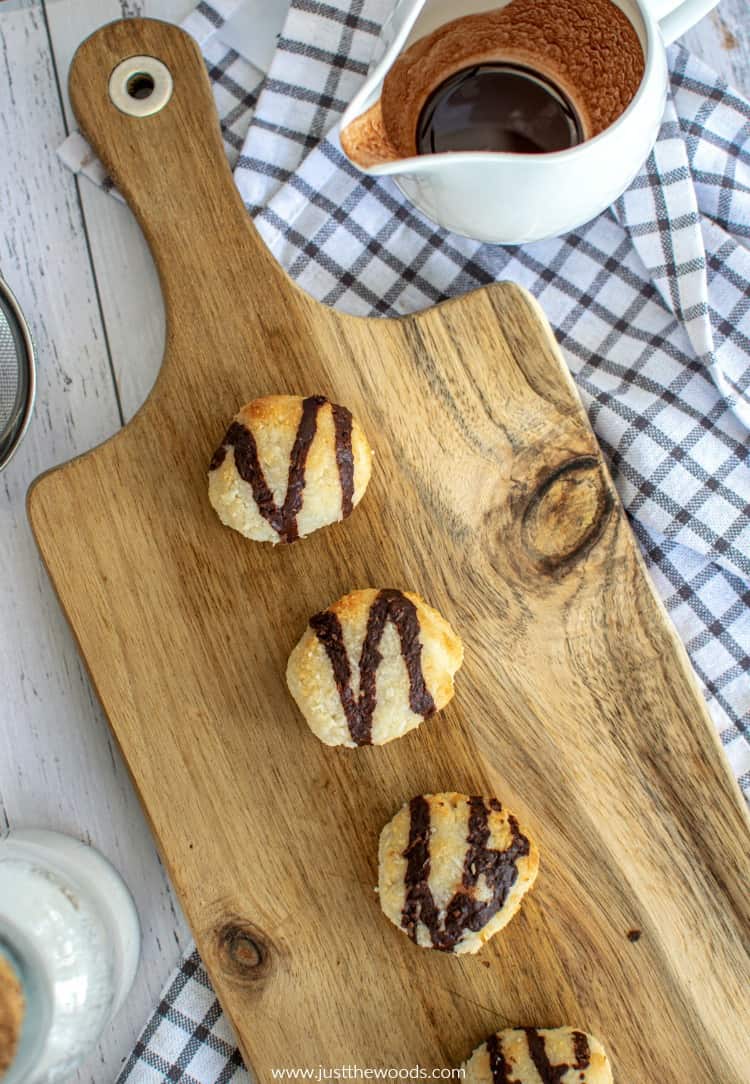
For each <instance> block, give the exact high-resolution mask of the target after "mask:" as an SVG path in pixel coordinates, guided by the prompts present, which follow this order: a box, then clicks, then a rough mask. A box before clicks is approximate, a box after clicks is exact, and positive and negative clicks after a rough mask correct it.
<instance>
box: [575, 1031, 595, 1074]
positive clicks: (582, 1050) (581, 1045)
mask: <svg viewBox="0 0 750 1084" xmlns="http://www.w3.org/2000/svg"><path fill="white" fill-rule="evenodd" d="M573 1050H574V1051H575V1056H576V1060H575V1065H574V1066H573V1068H574V1069H588V1067H589V1065H590V1063H591V1048H590V1047H589V1037H588V1035H585V1034H584V1033H583V1032H582V1031H574V1032H573Z"/></svg>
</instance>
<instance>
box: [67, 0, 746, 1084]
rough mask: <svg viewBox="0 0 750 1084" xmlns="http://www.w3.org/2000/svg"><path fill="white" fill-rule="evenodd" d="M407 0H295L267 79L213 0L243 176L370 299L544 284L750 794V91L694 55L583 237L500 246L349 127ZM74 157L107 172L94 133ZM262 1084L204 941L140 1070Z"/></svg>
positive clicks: (426, 300)
mask: <svg viewBox="0 0 750 1084" xmlns="http://www.w3.org/2000/svg"><path fill="white" fill-rule="evenodd" d="M392 3H393V0H292V3H291V7H290V9H289V13H288V15H287V18H286V22H285V24H284V27H283V30H282V32H281V35H280V37H279V40H278V48H277V49H276V51H275V53H274V54H273V58H272V60H271V62H270V66H269V70H268V72H267V73H265V75H263V74H262V73H261V72H260V71H258V70H257V69H255V68H254V67H253V66H252V64H250V63H249V62H248V60H246V59H245V58H244V57H243V55H242V53H241V52H240V51H239V50H241V49H242V41H241V40H240V39H239V38H238V36H237V34H236V18H237V13H238V9H240V8H241V7H242V3H241V2H240V3H238V2H237V0H213V2H212V3H209V2H207V0H201V3H199V4H198V7H197V8H196V10H195V11H194V12H193V13H192V14H191V15H190V16H189V17H188V19H187V21H186V23H185V26H186V28H187V29H188V30H189V31H190V32H191V33H192V34H193V35H194V36H195V37H196V39H197V40H198V42H199V43H200V45H201V48H202V50H203V53H204V55H205V58H206V62H207V64H208V68H209V72H210V76H211V80H212V82H213V86H214V91H215V95H216V102H217V106H218V109H219V113H220V115H221V118H222V131H223V134H224V139H225V143H226V149H227V153H228V155H229V156H230V159H231V161H232V164H233V166H234V169H235V179H236V182H237V186H238V188H239V190H240V192H241V194H242V196H243V198H244V200H245V203H246V204H247V207H248V210H249V212H250V213H251V214H252V215H253V216H254V217H255V222H256V224H257V226H258V229H259V230H260V232H261V233H262V235H263V237H264V239H265V240H266V242H267V244H268V245H269V247H270V249H271V251H272V252H273V253H274V255H275V256H276V258H277V259H278V260H279V262H280V263H281V264H282V265H283V266H284V267H285V268H286V269H287V271H288V272H289V274H290V275H291V276H292V277H293V278H295V279H296V280H297V282H298V283H299V284H300V286H302V287H303V288H304V289H305V290H307V291H308V292H309V293H311V294H312V295H313V296H315V297H316V298H318V299H319V300H320V301H322V302H324V303H325V304H328V305H333V306H336V307H337V308H340V309H343V310H346V311H348V312H352V313H358V314H361V315H371V316H383V317H388V316H396V315H401V314H403V313H408V312H414V311H416V310H419V309H422V308H425V307H426V306H428V305H432V304H434V303H436V302H439V301H442V300H443V299H445V298H447V297H453V296H455V295H457V294H462V293H465V292H467V291H469V290H472V289H475V288H476V287H479V286H483V285H485V284H487V283H491V282H494V281H496V280H498V279H511V280H513V281H515V282H518V283H520V284H521V285H523V286H525V287H526V288H527V289H529V290H531V292H532V293H533V294H534V295H535V296H536V297H537V298H538V299H539V301H540V302H541V304H542V306H543V308H544V310H545V312H546V314H547V316H548V317H549V319H550V321H551V323H552V325H553V327H554V329H555V332H556V334H557V338H558V341H559V343H560V344H561V346H562V349H563V351H564V354H565V357H566V359H567V362H568V364H569V366H570V368H571V371H572V373H573V375H574V377H575V379H576V382H577V385H578V389H579V391H580V394H581V397H582V399H583V402H584V404H585V406H586V408H587V410H588V413H589V417H590V419H591V423H592V425H593V427H594V429H595V431H596V434H597V437H598V439H599V441H600V443H601V446H602V448H603V450H604V453H605V455H606V457H607V459H608V461H609V464H610V466H611V469H612V474H613V476H614V479H615V482H616V485H617V488H618V490H619V492H620V495H621V497H622V500H623V503H624V505H625V507H626V509H627V511H628V514H629V516H630V520H631V523H632V525H633V528H634V530H635V532H636V535H637V537H638V540H639V542H640V544H641V547H642V550H643V553H644V555H645V558H646V561H647V563H648V567H649V570H650V573H651V575H652V577H653V579H654V581H655V583H656V586H657V588H658V590H659V593H660V594H661V597H662V598H663V600H664V602H665V604H666V607H667V609H668V610H669V613H670V615H671V618H672V620H673V622H674V624H675V626H676V627H677V630H678V632H679V634H680V636H681V637H682V640H683V642H684V643H685V646H686V647H687V650H688V652H689V654H690V658H691V660H692V663H693V666H694V667H695V670H696V672H697V674H698V677H699V680H700V682H701V684H702V687H703V691H704V694H705V697H706V701H707V703H708V706H709V709H710V711H711V714H712V717H713V719H714V721H715V724H716V727H717V730H718V732H719V734H720V737H721V741H722V744H723V746H724V749H725V752H726V755H727V757H728V759H729V762H730V764H731V767H732V770H733V772H734V774H735V776H736V777H737V779H738V780H739V782H740V785H741V786H742V787H743V789H744V790H745V792H746V794H748V795H750V743H749V742H748V738H749V737H750V680H748V672H749V671H750V444H749V443H748V437H749V434H748V430H749V429H750V392H749V391H748V387H749V386H750V103H748V102H747V101H745V100H744V99H743V98H742V97H740V96H739V95H738V94H736V93H734V92H732V91H731V90H730V89H729V88H728V87H727V86H726V84H725V83H724V82H723V81H721V80H720V79H719V78H718V77H717V76H716V75H715V73H714V72H712V71H711V70H710V69H708V68H707V67H706V66H705V65H704V64H702V63H700V62H699V61H698V60H696V59H695V58H694V57H692V56H691V55H690V54H689V53H688V52H687V51H686V50H685V49H684V48H682V47H680V46H675V47H673V48H672V49H670V54H669V59H670V69H671V86H672V93H671V97H670V100H669V102H668V104H667V109H666V113H665V117H664V123H663V127H662V129H661V133H660V137H659V141H658V143H657V145H656V148H655V150H654V152H653V154H652V155H651V157H650V158H649V160H648V162H647V163H646V164H645V166H644V167H643V169H642V170H641V172H640V174H639V175H638V177H637V178H636V180H635V181H634V183H633V184H632V185H631V187H630V189H629V190H628V192H627V193H626V194H625V195H624V196H623V197H622V198H621V199H620V200H619V201H618V203H617V205H616V206H614V207H613V208H611V209H610V210H608V211H607V212H605V213H604V214H603V215H601V216H600V217H599V218H597V219H595V220H594V221H592V222H590V223H588V224H587V225H586V226H584V227H582V228H581V229H579V230H577V231H576V232H575V233H571V234H568V235H566V236H565V237H563V238H560V239H557V240H552V241H545V242H538V243H535V244H531V245H525V246H523V247H514V248H500V247H497V246H489V245H484V244H479V243H477V242H473V241H469V240H466V239H464V238H460V237H457V236H455V235H451V234H449V233H447V232H446V231H444V230H442V229H440V228H438V227H437V226H435V225H434V224H433V223H431V222H430V221H429V220H427V219H426V218H424V217H422V216H421V215H420V214H419V213H418V212H417V211H416V210H415V209H414V208H413V207H412V206H411V205H410V204H408V203H407V202H406V201H405V199H404V197H403V196H402V195H401V194H400V192H399V191H398V189H397V188H396V187H395V185H394V184H393V183H392V182H391V181H390V180H377V181H376V180H375V179H373V178H370V177H366V176H363V175H362V174H360V173H358V171H357V170H356V169H354V168H353V167H352V166H351V165H350V164H349V163H348V162H347V160H346V159H345V158H344V157H343V155H342V154H341V151H340V148H339V144H338V140H337V136H336V132H335V126H336V123H337V121H338V119H339V117H340V115H341V113H342V112H343V110H344V108H345V106H346V105H347V104H348V102H349V101H350V100H351V98H352V97H353V95H354V93H355V91H356V90H357V89H358V87H359V86H360V84H361V82H362V80H363V78H364V77H365V75H366V73H367V70H368V64H369V62H370V59H371V57H372V54H373V50H374V49H375V46H376V42H377V38H378V34H379V30H380V26H381V24H382V22H383V20H384V18H385V17H386V16H387V14H388V13H389V10H390V8H391V5H392ZM62 153H63V155H64V157H65V160H66V161H67V162H68V164H69V165H71V167H72V168H76V169H80V170H82V171H83V172H85V173H87V174H88V175H89V176H91V177H92V178H93V179H94V180H95V181H96V182H97V183H100V184H102V183H104V184H106V183H107V182H106V179H105V178H104V177H103V175H102V171H101V167H100V166H99V165H98V163H96V161H95V160H93V159H92V158H91V153H90V151H89V150H88V148H87V147H86V145H85V143H83V141H82V140H81V139H80V137H72V139H71V141H69V142H68V143H67V144H66V146H65V147H64V148H63V152H62ZM247 1079H248V1076H247V1073H246V1071H245V1069H244V1068H243V1066H242V1062H241V1059H240V1057H239V1055H238V1053H237V1051H236V1049H235V1047H234V1041H233V1038H232V1035H231V1032H230V1029H229V1027H228V1024H227V1022H226V1021H225V1019H224V1018H223V1016H222V1014H221V1010H220V1008H219V1006H218V1003H217V1002H216V1000H215V997H214V995H213V992H212V990H211V986H210V983H209V981H208V978H207V976H206V973H205V971H204V970H203V968H202V966H201V963H200V960H199V958H198V956H197V954H196V953H193V954H192V955H190V956H189V957H188V958H187V959H186V960H185V961H184V962H183V964H182V966H181V967H180V969H179V971H178V972H177V974H176V975H175V976H174V977H173V978H172V979H171V980H170V983H169V984H168V986H167V988H166V989H165V991H164V993H163V997H162V1000H161V1002H160V1004H159V1006H158V1009H157V1010H156V1012H155V1014H154V1016H153V1018H152V1019H151V1020H150V1021H149V1023H148V1025H147V1026H146V1029H145V1030H144V1032H143V1034H142V1035H141V1038H140V1039H139V1042H138V1044H137V1046H136V1048H135V1049H134V1051H133V1053H132V1055H131V1057H130V1059H129V1060H128V1062H127V1064H126V1065H125V1067H124V1069H123V1071H122V1073H121V1076H120V1078H119V1081H120V1082H124V1081H128V1082H129V1084H156V1082H158V1081H184V1082H186V1084H191V1082H200V1084H219V1082H222V1084H224V1082H228V1081H232V1082H240V1081H245V1080H247Z"/></svg>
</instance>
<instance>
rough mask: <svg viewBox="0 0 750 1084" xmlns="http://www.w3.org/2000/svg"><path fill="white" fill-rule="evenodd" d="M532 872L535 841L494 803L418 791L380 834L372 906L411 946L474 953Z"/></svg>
mask: <svg viewBox="0 0 750 1084" xmlns="http://www.w3.org/2000/svg"><path fill="white" fill-rule="evenodd" d="M538 869H539V852H538V850H537V847H536V844H535V843H534V841H533V840H532V839H531V838H530V836H529V835H528V833H527V832H525V831H524V830H523V829H522V828H521V827H520V826H519V823H518V821H517V820H516V818H515V817H514V816H513V814H512V813H509V812H508V811H507V810H505V809H503V807H502V805H501V804H500V802H499V801H498V800H497V798H478V797H469V796H468V795H466V794H420V795H418V796H417V797H416V798H412V800H411V801H410V802H409V803H408V804H407V805H405V806H403V807H402V808H401V809H400V810H399V811H398V813H397V814H396V815H395V817H394V818H393V819H392V820H391V821H389V822H388V824H386V826H385V828H384V829H383V831H382V832H381V834H380V852H379V878H378V893H379V895H380V906H381V907H382V908H383V911H384V913H385V915H386V916H387V917H388V918H389V919H390V920H391V922H392V923H393V924H394V925H395V926H398V927H399V928H400V929H402V930H403V931H404V932H405V933H406V934H408V936H409V937H410V938H411V939H412V941H414V942H415V943H416V944H417V945H421V946H423V947H424V948H434V949H439V950H440V951H442V952H452V953H455V954H456V955H462V954H464V953H475V952H478V951H479V950H480V949H481V947H482V945H484V944H485V943H486V942H487V941H489V939H490V938H491V937H492V936H493V935H494V934H496V933H497V932H498V930H501V929H502V928H503V926H505V925H507V923H508V922H510V920H511V919H512V918H513V916H514V915H515V913H516V912H517V911H518V908H519V907H520V906H521V900H522V899H523V897H524V896H525V895H526V893H527V892H528V891H529V889H530V888H531V886H532V885H533V883H534V881H535V880H536V875H537V872H538Z"/></svg>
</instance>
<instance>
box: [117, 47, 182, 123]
mask: <svg viewBox="0 0 750 1084" xmlns="http://www.w3.org/2000/svg"><path fill="white" fill-rule="evenodd" d="M173 89H174V85H173V82H172V74H171V72H170V71H169V68H168V67H167V66H166V64H163V63H162V61H161V60H157V59H156V57H154V56H131V57H128V58H127V60H123V61H121V62H120V63H119V64H118V65H117V67H116V68H115V70H114V71H113V72H112V74H111V76H110V77H109V96H110V98H111V99H112V102H113V104H114V105H116V106H117V108H118V109H119V110H120V112H121V113H127V115H128V116H129V117H151V116H153V115H154V114H155V113H159V112H160V111H161V110H162V109H163V108H164V106H165V105H166V104H167V102H168V101H169V99H170V98H171V97H172V90H173Z"/></svg>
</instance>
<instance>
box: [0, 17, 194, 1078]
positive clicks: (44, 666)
mask: <svg viewBox="0 0 750 1084" xmlns="http://www.w3.org/2000/svg"><path fill="white" fill-rule="evenodd" d="M60 6H61V7H62V6H63V5H62V4H61V5H60ZM92 6H93V5H92ZM64 136H65V128H64V123H63V116H62V110H61V107H60V101H59V96H58V91H57V86H56V82H55V77H54V70H53V66H52V62H51V52H50V47H49V41H48V35H47V29H46V26H45V24H44V18H43V13H42V9H41V6H40V5H39V3H32V2H30V0H29V2H27V3H25V4H24V6H23V8H22V10H20V11H19V10H16V11H7V10H5V11H3V10H2V9H1V8H0V144H1V145H2V146H3V148H6V149H7V150H6V153H4V154H3V155H1V156H0V225H1V227H2V228H1V229H0V270H1V271H2V274H3V276H4V277H6V278H7V280H8V282H9V283H10V284H11V286H12V288H13V289H14V291H15V292H16V294H17V296H18V298H19V301H20V303H21V305H22V307H23V309H24V310H25V312H26V314H27V316H28V319H29V322H30V324H31V328H32V334H33V336H34V338H35V341H36V345H37V350H38V355H39V393H38V400H37V408H36V412H35V415H34V419H33V421H32V425H31V428H30V430H29V433H28V435H27V437H26V440H25V441H24V443H23V444H22V446H21V448H20V449H19V451H18V453H17V455H16V457H15V458H14V460H13V462H12V464H11V465H10V467H9V468H8V470H7V471H5V472H4V473H3V474H2V475H0V568H2V569H3V575H2V577H0V613H1V614H2V616H3V620H2V622H0V673H2V675H3V696H2V699H1V700H0V826H2V827H6V826H14V827H23V826H31V825H43V826H49V827H53V828H58V829H60V830H64V831H69V832H71V833H73V834H75V835H78V836H80V837H82V838H85V839H90V840H91V841H92V842H93V843H95V844H96V845H97V846H98V847H100V849H101V850H102V851H103V852H104V853H105V854H107V855H108V856H109V857H110V858H111V859H112V860H113V861H114V863H115V864H116V866H117V867H118V868H119V869H120V870H121V871H122V872H123V874H124V876H125V878H126V879H127V881H128V883H129V884H130V885H131V887H132V888H133V890H134V893H135V896H136V901H137V904H138V909H139V912H140V915H141V918H142V920H143V925H144V959H143V963H142V966H141V969H140V972H139V976H138V981H137V985H136V988H135V990H134V992H133V995H132V996H131V998H130V999H129V1001H128V1003H127V1005H126V1006H125V1007H124V1009H123V1010H122V1012H121V1013H120V1015H119V1017H118V1019H117V1020H116V1021H115V1022H114V1023H113V1025H112V1027H111V1028H110V1031H109V1034H108V1035H107V1036H105V1039H104V1042H103V1043H102V1044H101V1047H100V1048H99V1050H98V1051H97V1052H96V1054H95V1056H94V1058H93V1059H92V1062H91V1064H90V1066H88V1067H87V1068H86V1070H84V1071H82V1072H80V1073H79V1074H78V1075H77V1076H76V1077H75V1079H76V1080H77V1081H79V1082H80V1084H84V1082H86V1084H88V1082H92V1084H93V1082H96V1084H102V1082H103V1081H111V1080H113V1079H114V1077H115V1075H116V1072H117V1069H118V1067H119V1064H120V1061H121V1059H122V1057H123V1056H125V1055H126V1053H127V1052H128V1051H129V1049H130V1048H131V1046H132V1043H133V1040H134V1037H135V1035H136V1033H137V1031H138V1030H139V1029H140V1027H141V1025H142V1023H143V1020H144V1017H145V1016H146V1015H147V1013H148V1012H149V1010H150V1009H151V1007H152V1006H153V1004H154V1002H155V1000H156V997H157V994H158V990H159V988H160V986H161V984H162V982H163V980H164V978H165V977H166V974H167V973H168V971H169V968H170V966H171V965H172V963H173V962H174V961H175V960H176V959H177V957H178V955H179V952H180V947H179V945H178V943H177V942H178V941H182V940H184V937H185V930H184V926H183V923H182V920H181V919H180V917H179V916H177V915H176V914H175V912H174V908H173V900H172V895H171V890H170V888H169V886H168V883H167V879H166V877H165V875H164V872H163V870H162V868H161V866H160V864H159V862H158V858H157V856H156V852H155V848H154V845H153V842H152V839H151V835H150V833H149V830H148V828H147V825H146V823H145V820H144V818H143V815H142V813H141V811H140V807H139V805H138V802H137V800H136V798H135V795H134V792H133V789H132V786H131V784H130V781H129V779H128V776H127V773H126V771H125V769H124V766H123V765H122V762H121V759H120V757H119V754H118V753H117V751H116V750H115V749H114V748H113V743H112V740H111V738H110V735H109V731H108V728H107V726H106V723H105V721H104V719H103V718H102V715H101V711H100V709H99V707H98V705H97V703H96V700H95V697H94V696H93V694H92V691H91V688H90V684H89V682H88V679H87V677H86V675H85V673H84V670H83V667H82V664H81V662H80V660H79V656H78V652H77V650H76V646H75V643H74V641H73V638H72V636H71V634H70V631H69V629H68V627H67V624H66V623H65V620H64V618H63V616H62V614H61V612H60V609H59V606H58V604H57V601H56V598H55V596H54V593H53V591H52V588H51V586H50V584H49V581H48V579H47V576H46V574H45V572H44V570H43V569H42V566H41V563H40V561H39V558H38V555H37V550H36V546H35V544H34V542H33V539H32V536H31V533H30V530H29V527H28V523H27V519H26V513H25V494H26V489H27V487H28V485H29V483H30V482H31V480H32V479H33V478H34V477H35V476H36V475H38V474H39V473H40V472H41V471H43V470H45V469H47V468H48V467H50V466H53V465H54V464H56V463H58V462H61V461H64V460H67V459H69V458H71V457H72V456H74V455H76V454H78V453H80V452H82V451H84V450H86V449H88V448H90V447H91V446H93V445H95V444H97V443H99V442H100V441H101V440H103V439H105V438H106V437H107V436H109V435H110V434H111V433H113V432H115V431H116V430H117V429H118V428H119V425H120V419H119V414H118V408H117V402H116V397H115V393H114V382H113V379H112V374H111V371H110V365H109V358H108V353H107V349H106V343H105V337H104V333H103V325H102V320H101V314H100V311H99V306H98V301H97V295H96V289H95V283H94V277H93V274H92V269H91V264H90V259H89V254H88V250H87V246H86V241H85V233H84V229H83V222H82V217H81V208H80V205H79V201H78V196H77V190H76V184H75V181H74V179H73V178H72V177H71V176H70V174H69V173H68V172H67V171H66V170H65V169H64V168H63V166H62V165H61V163H60V162H59V160H58V159H57V156H56V149H57V147H58V145H59V143H60V142H61V140H62V139H63V138H64Z"/></svg>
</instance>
